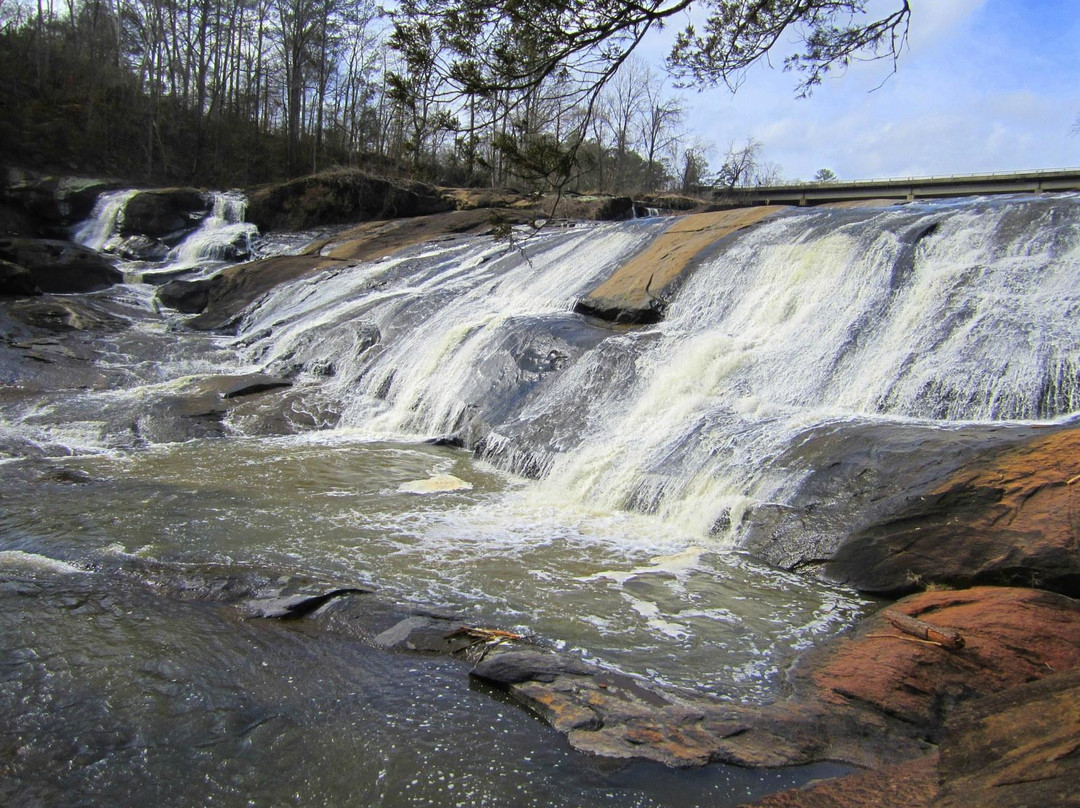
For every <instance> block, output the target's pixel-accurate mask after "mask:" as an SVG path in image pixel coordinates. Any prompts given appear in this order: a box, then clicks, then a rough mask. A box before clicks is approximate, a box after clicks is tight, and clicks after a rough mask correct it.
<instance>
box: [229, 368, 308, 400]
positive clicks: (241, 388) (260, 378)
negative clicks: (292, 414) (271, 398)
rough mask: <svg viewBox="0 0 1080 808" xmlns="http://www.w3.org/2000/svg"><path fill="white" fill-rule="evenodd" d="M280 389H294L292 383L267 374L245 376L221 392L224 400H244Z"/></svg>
mask: <svg viewBox="0 0 1080 808" xmlns="http://www.w3.org/2000/svg"><path fill="white" fill-rule="evenodd" d="M280 387H292V382H290V381H286V380H285V379H282V378H279V377H277V376H268V375H266V374H265V373H257V374H253V375H251V376H245V377H244V378H243V379H241V380H240V381H238V382H236V383H235V384H231V385H229V386H227V387H226V388H225V389H223V390H222V391H221V397H222V398H226V399H228V398H242V397H243V396H253V395H256V394H257V393H265V392H267V391H268V390H277V389H278V388H280Z"/></svg>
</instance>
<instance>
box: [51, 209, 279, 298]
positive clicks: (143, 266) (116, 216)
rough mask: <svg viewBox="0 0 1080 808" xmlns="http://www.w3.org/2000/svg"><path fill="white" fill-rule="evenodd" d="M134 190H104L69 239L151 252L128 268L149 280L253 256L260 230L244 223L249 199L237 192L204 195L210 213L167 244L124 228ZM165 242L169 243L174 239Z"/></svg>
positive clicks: (88, 244)
mask: <svg viewBox="0 0 1080 808" xmlns="http://www.w3.org/2000/svg"><path fill="white" fill-rule="evenodd" d="M138 193H139V191H138V190H126V191H114V192H110V193H105V194H102V195H101V197H100V198H99V199H98V201H97V203H96V204H95V205H94V210H93V213H92V214H91V216H90V218H89V219H87V220H86V221H85V222H84V223H82V224H81V225H79V226H78V227H76V228H75V230H74V232H73V234H72V238H73V240H74V241H75V242H76V243H79V244H82V245H83V246H85V247H90V248H91V249H94V250H99V251H101V252H109V253H117V254H120V255H124V256H127V257H131V258H144V259H145V258H146V257H147V256H152V260H142V261H141V262H140V264H139V266H138V267H137V268H135V269H133V270H132V276H133V277H135V278H145V279H147V280H154V279H157V280H161V279H166V278H169V277H173V276H176V275H178V274H183V273H196V272H198V273H200V274H203V275H205V274H211V273H213V272H214V271H216V270H218V269H220V268H221V267H222V266H224V265H225V264H226V263H230V262H235V261H238V260H243V259H245V258H248V257H250V256H251V254H252V242H253V240H254V238H255V237H256V236H257V235H258V232H259V231H258V228H257V227H256V226H255V225H254V224H252V223H250V222H245V221H244V215H245V213H246V211H247V198H246V197H245V196H244V195H243V194H242V193H240V192H239V191H210V192H207V193H206V194H204V195H203V197H204V200H205V204H206V209H207V210H208V212H207V213H206V214H205V215H203V216H202V217H201V218H200V219H199V220H198V225H197V226H196V227H195V228H194V229H193V230H191V231H190V232H186V233H184V231H181V235H180V236H177V235H175V234H174V236H173V238H177V237H179V238H180V240H179V241H178V242H176V243H175V246H173V247H171V248H169V247H167V246H165V245H164V244H162V243H161V242H159V241H157V240H154V239H147V238H146V237H145V236H143V235H140V234H133V233H127V232H125V229H124V214H125V210H126V208H127V205H128V203H129V202H130V201H131V200H132V198H133V197H135V195H136V194H138ZM192 215H196V214H192ZM132 239H133V240H134V247H135V250H134V253H132V250H131V248H132ZM148 242H149V244H148ZM169 243H173V241H172V239H170V242H169ZM148 247H149V250H148Z"/></svg>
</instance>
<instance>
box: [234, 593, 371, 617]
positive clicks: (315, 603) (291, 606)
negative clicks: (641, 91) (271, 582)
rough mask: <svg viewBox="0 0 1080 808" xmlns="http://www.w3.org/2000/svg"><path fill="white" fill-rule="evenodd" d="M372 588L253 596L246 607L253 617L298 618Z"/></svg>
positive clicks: (246, 603)
mask: <svg viewBox="0 0 1080 808" xmlns="http://www.w3.org/2000/svg"><path fill="white" fill-rule="evenodd" d="M371 591H372V590H370V589H361V588H358V587H343V588H337V589H331V590H329V591H325V592H317V593H314V594H312V593H305V592H301V593H292V594H287V595H285V594H283V595H279V596H276V597H275V596H270V597H260V598H252V599H250V600H247V601H244V603H243V604H242V608H244V609H245V610H246V611H247V613H248V615H249V616H251V617H261V618H267V619H276V620H298V619H300V618H302V617H307V616H308V615H310V614H313V613H314V612H316V611H318V610H319V609H321V608H322V607H323V606H325V605H326V604H328V603H329V602H330V601H332V600H334V599H335V598H341V597H346V596H348V595H365V594H370V592H371Z"/></svg>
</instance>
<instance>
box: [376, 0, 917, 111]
mask: <svg viewBox="0 0 1080 808" xmlns="http://www.w3.org/2000/svg"><path fill="white" fill-rule="evenodd" d="M869 5H871V1H870V0H404V2H403V3H402V5H401V8H400V11H399V13H398V15H397V17H398V23H397V27H398V32H397V35H396V36H397V38H398V40H399V41H400V42H402V43H407V42H410V41H416V40H418V39H422V38H425V37H432V36H434V38H436V39H437V40H438V41H439V42H440V43H441V45H442V47H441V49H440V50H439V52H438V53H437V54H434V56H433V58H434V66H435V67H436V69H437V70H439V72H440V73H441V74H442V75H443V76H444V77H445V78H446V79H447V86H445V87H444V88H443V89H444V91H447V92H460V93H464V94H480V95H490V94H493V93H497V92H505V91H511V92H513V91H518V92H523V91H524V92H527V91H529V90H534V89H536V88H538V87H540V86H541V85H542V84H543V83H544V82H545V81H547V80H548V79H549V78H550V77H552V76H554V75H557V74H559V73H560V72H563V73H568V74H570V75H572V76H573V78H574V79H576V81H575V82H574V84H573V88H574V90H575V91H577V92H581V93H588V92H591V91H593V90H594V89H595V88H596V87H597V86H599V85H602V84H603V83H605V82H606V81H607V80H608V79H610V78H611V76H612V75H614V73H615V71H616V70H617V69H618V68H619V66H620V65H621V64H622V63H623V62H624V61H625V59H626V57H627V56H628V55H629V54H630V53H631V52H632V51H633V50H634V48H636V47H637V46H638V44H639V43H640V42H641V41H642V39H643V38H644V37H645V35H646V34H647V33H648V32H649V31H650V30H652V29H654V28H657V27H662V26H664V25H665V24H668V23H672V22H680V23H682V21H683V20H689V19H692V17H691V16H690V15H689V12H691V11H693V12H694V13H695V15H696V16H699V17H700V16H703V17H704V19H703V21H702V22H701V23H700V24H694V23H693V22H686V23H685V25H684V26H683V28H682V30H681V31H680V32H679V33H678V35H677V37H676V40H675V44H674V47H673V48H672V50H671V52H670V53H669V55H668V58H667V67H668V69H669V70H670V71H671V72H672V73H673V74H674V75H675V76H676V77H677V78H679V79H681V80H682V81H683V82H685V83H688V84H691V83H692V84H694V85H697V86H701V85H703V84H704V85H715V84H726V85H727V86H729V87H731V88H732V89H734V88H736V87H738V85H739V84H740V83H741V82H742V80H743V77H744V73H745V71H746V69H747V68H748V67H750V66H751V65H752V64H754V63H755V62H757V61H758V60H760V59H761V58H763V57H764V56H765V55H766V54H768V53H769V51H770V50H771V49H772V48H773V47H774V46H775V45H777V44H778V43H779V42H780V41H781V37H782V36H783V35H785V34H789V35H791V36H790V39H791V41H792V42H794V43H795V51H794V52H793V53H791V54H789V55H787V56H785V57H784V62H783V63H784V67H785V69H788V70H792V71H795V72H797V73H798V74H800V78H799V81H798V84H797V90H798V92H799V93H800V94H802V95H806V94H808V93H810V92H811V91H812V90H813V88H814V87H815V86H816V85H818V84H820V83H821V81H822V79H823V78H824V77H825V76H826V75H827V74H828V73H829V72H831V71H833V70H836V69H838V68H844V67H846V66H847V65H848V64H850V62H851V61H852V60H856V59H890V60H893V62H895V60H896V59H897V58H898V56H899V54H900V52H901V50H902V49H903V47H904V44H905V42H906V38H907V31H908V23H909V19H910V14H911V10H910V7H909V4H908V0H892V2H891V4H890V8H891V11H889V12H888V13H886V14H884V15H873V14H869V13H868V8H867V7H868V6H869ZM874 5H875V7H876V6H877V5H878V4H877V3H875V4H874ZM787 39H788V38H785V41H787Z"/></svg>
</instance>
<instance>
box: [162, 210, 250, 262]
mask: <svg viewBox="0 0 1080 808" xmlns="http://www.w3.org/2000/svg"><path fill="white" fill-rule="evenodd" d="M207 196H208V200H207V201H208V202H209V205H210V213H209V214H207V216H206V217H205V218H203V220H202V221H201V222H199V227H198V229H197V230H195V232H193V233H191V234H190V235H189V236H187V237H186V238H185V239H184V240H183V241H182V242H180V243H179V244H178V245H176V247H174V248H173V249H172V251H171V252H170V253H169V255H168V257H167V258H166V259H165V263H166V264H167V265H169V266H170V268H172V269H176V268H181V267H196V266H199V265H200V264H203V263H207V262H211V263H213V262H222V261H233V260H236V259H238V258H246V257H247V256H248V255H250V254H251V240H252V238H253V237H254V236H255V235H256V234H257V233H258V229H257V228H256V227H255V225H253V224H251V223H249V222H245V221H244V215H245V213H246V212H247V198H246V197H244V195H243V194H242V193H240V192H239V191H227V192H222V191H212V192H210V193H209V194H208V195H207Z"/></svg>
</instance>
